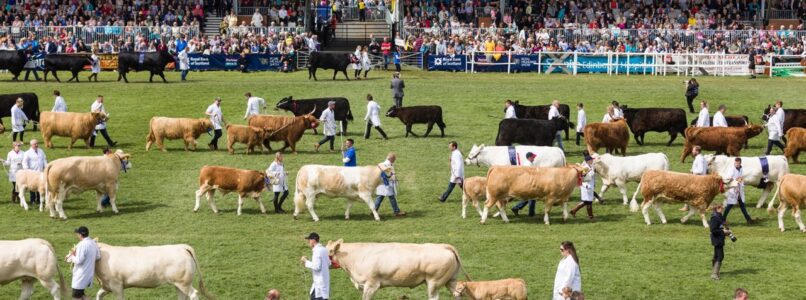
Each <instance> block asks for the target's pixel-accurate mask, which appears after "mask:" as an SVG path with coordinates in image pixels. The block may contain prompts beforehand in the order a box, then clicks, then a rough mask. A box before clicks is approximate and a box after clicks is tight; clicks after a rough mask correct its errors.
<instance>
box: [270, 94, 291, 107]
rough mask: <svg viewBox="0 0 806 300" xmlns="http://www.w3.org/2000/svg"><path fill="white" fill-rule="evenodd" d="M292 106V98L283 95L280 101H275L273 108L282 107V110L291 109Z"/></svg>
mask: <svg viewBox="0 0 806 300" xmlns="http://www.w3.org/2000/svg"><path fill="white" fill-rule="evenodd" d="M293 107H294V99H293V98H292V97H291V96H288V97H285V98H283V99H281V100H280V101H277V105H275V106H274V110H278V109H282V110H292V108H293Z"/></svg>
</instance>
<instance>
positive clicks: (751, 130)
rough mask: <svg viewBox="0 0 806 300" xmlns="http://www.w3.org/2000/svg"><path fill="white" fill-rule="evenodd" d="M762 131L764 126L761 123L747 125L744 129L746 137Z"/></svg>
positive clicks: (751, 136) (752, 136)
mask: <svg viewBox="0 0 806 300" xmlns="http://www.w3.org/2000/svg"><path fill="white" fill-rule="evenodd" d="M762 131H764V127H762V126H761V125H747V127H745V130H744V132H745V134H746V135H747V139H751V138H754V137H755V136H757V135H759V134H761V132H762Z"/></svg>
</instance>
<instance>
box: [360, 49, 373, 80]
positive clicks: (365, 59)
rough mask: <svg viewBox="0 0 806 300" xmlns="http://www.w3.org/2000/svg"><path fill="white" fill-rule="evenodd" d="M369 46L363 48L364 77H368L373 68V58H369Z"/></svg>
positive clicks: (362, 65) (362, 64)
mask: <svg viewBox="0 0 806 300" xmlns="http://www.w3.org/2000/svg"><path fill="white" fill-rule="evenodd" d="M368 51H369V48H367V46H364V49H363V50H361V67H363V68H364V79H367V73H369V69H370V68H372V59H370V58H369V52H368Z"/></svg>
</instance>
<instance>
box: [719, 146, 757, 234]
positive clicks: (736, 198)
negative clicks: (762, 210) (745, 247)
mask: <svg viewBox="0 0 806 300" xmlns="http://www.w3.org/2000/svg"><path fill="white" fill-rule="evenodd" d="M733 166H734V169H733V174H732V175H731V179H732V180H733V181H735V182H737V183H738V184H737V185H736V186H735V187H731V188H728V194H727V198H728V199H727V201H725V204H727V205H725V212H723V213H722V219H723V220H725V221H727V220H728V213H730V209H731V208H733V206H735V205H737V204H738V205H739V208H741V209H742V214H743V215H744V219H745V220H747V223H748V224H752V223H753V218H751V217H750V214H748V213H747V208H746V207H745V205H744V202H745V199H747V198H745V197H744V174H743V172H742V158H741V157H737V158H736V159H734V161H733Z"/></svg>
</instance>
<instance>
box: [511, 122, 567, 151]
mask: <svg viewBox="0 0 806 300" xmlns="http://www.w3.org/2000/svg"><path fill="white" fill-rule="evenodd" d="M566 127H568V120H566V119H564V118H555V119H553V120H536V119H503V120H501V123H498V136H497V137H496V138H495V145H496V146H511V145H512V144H516V143H517V144H520V145H534V146H552V145H553V144H554V139H555V136H556V132H557V131H558V130H561V129H563V128H566Z"/></svg>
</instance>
